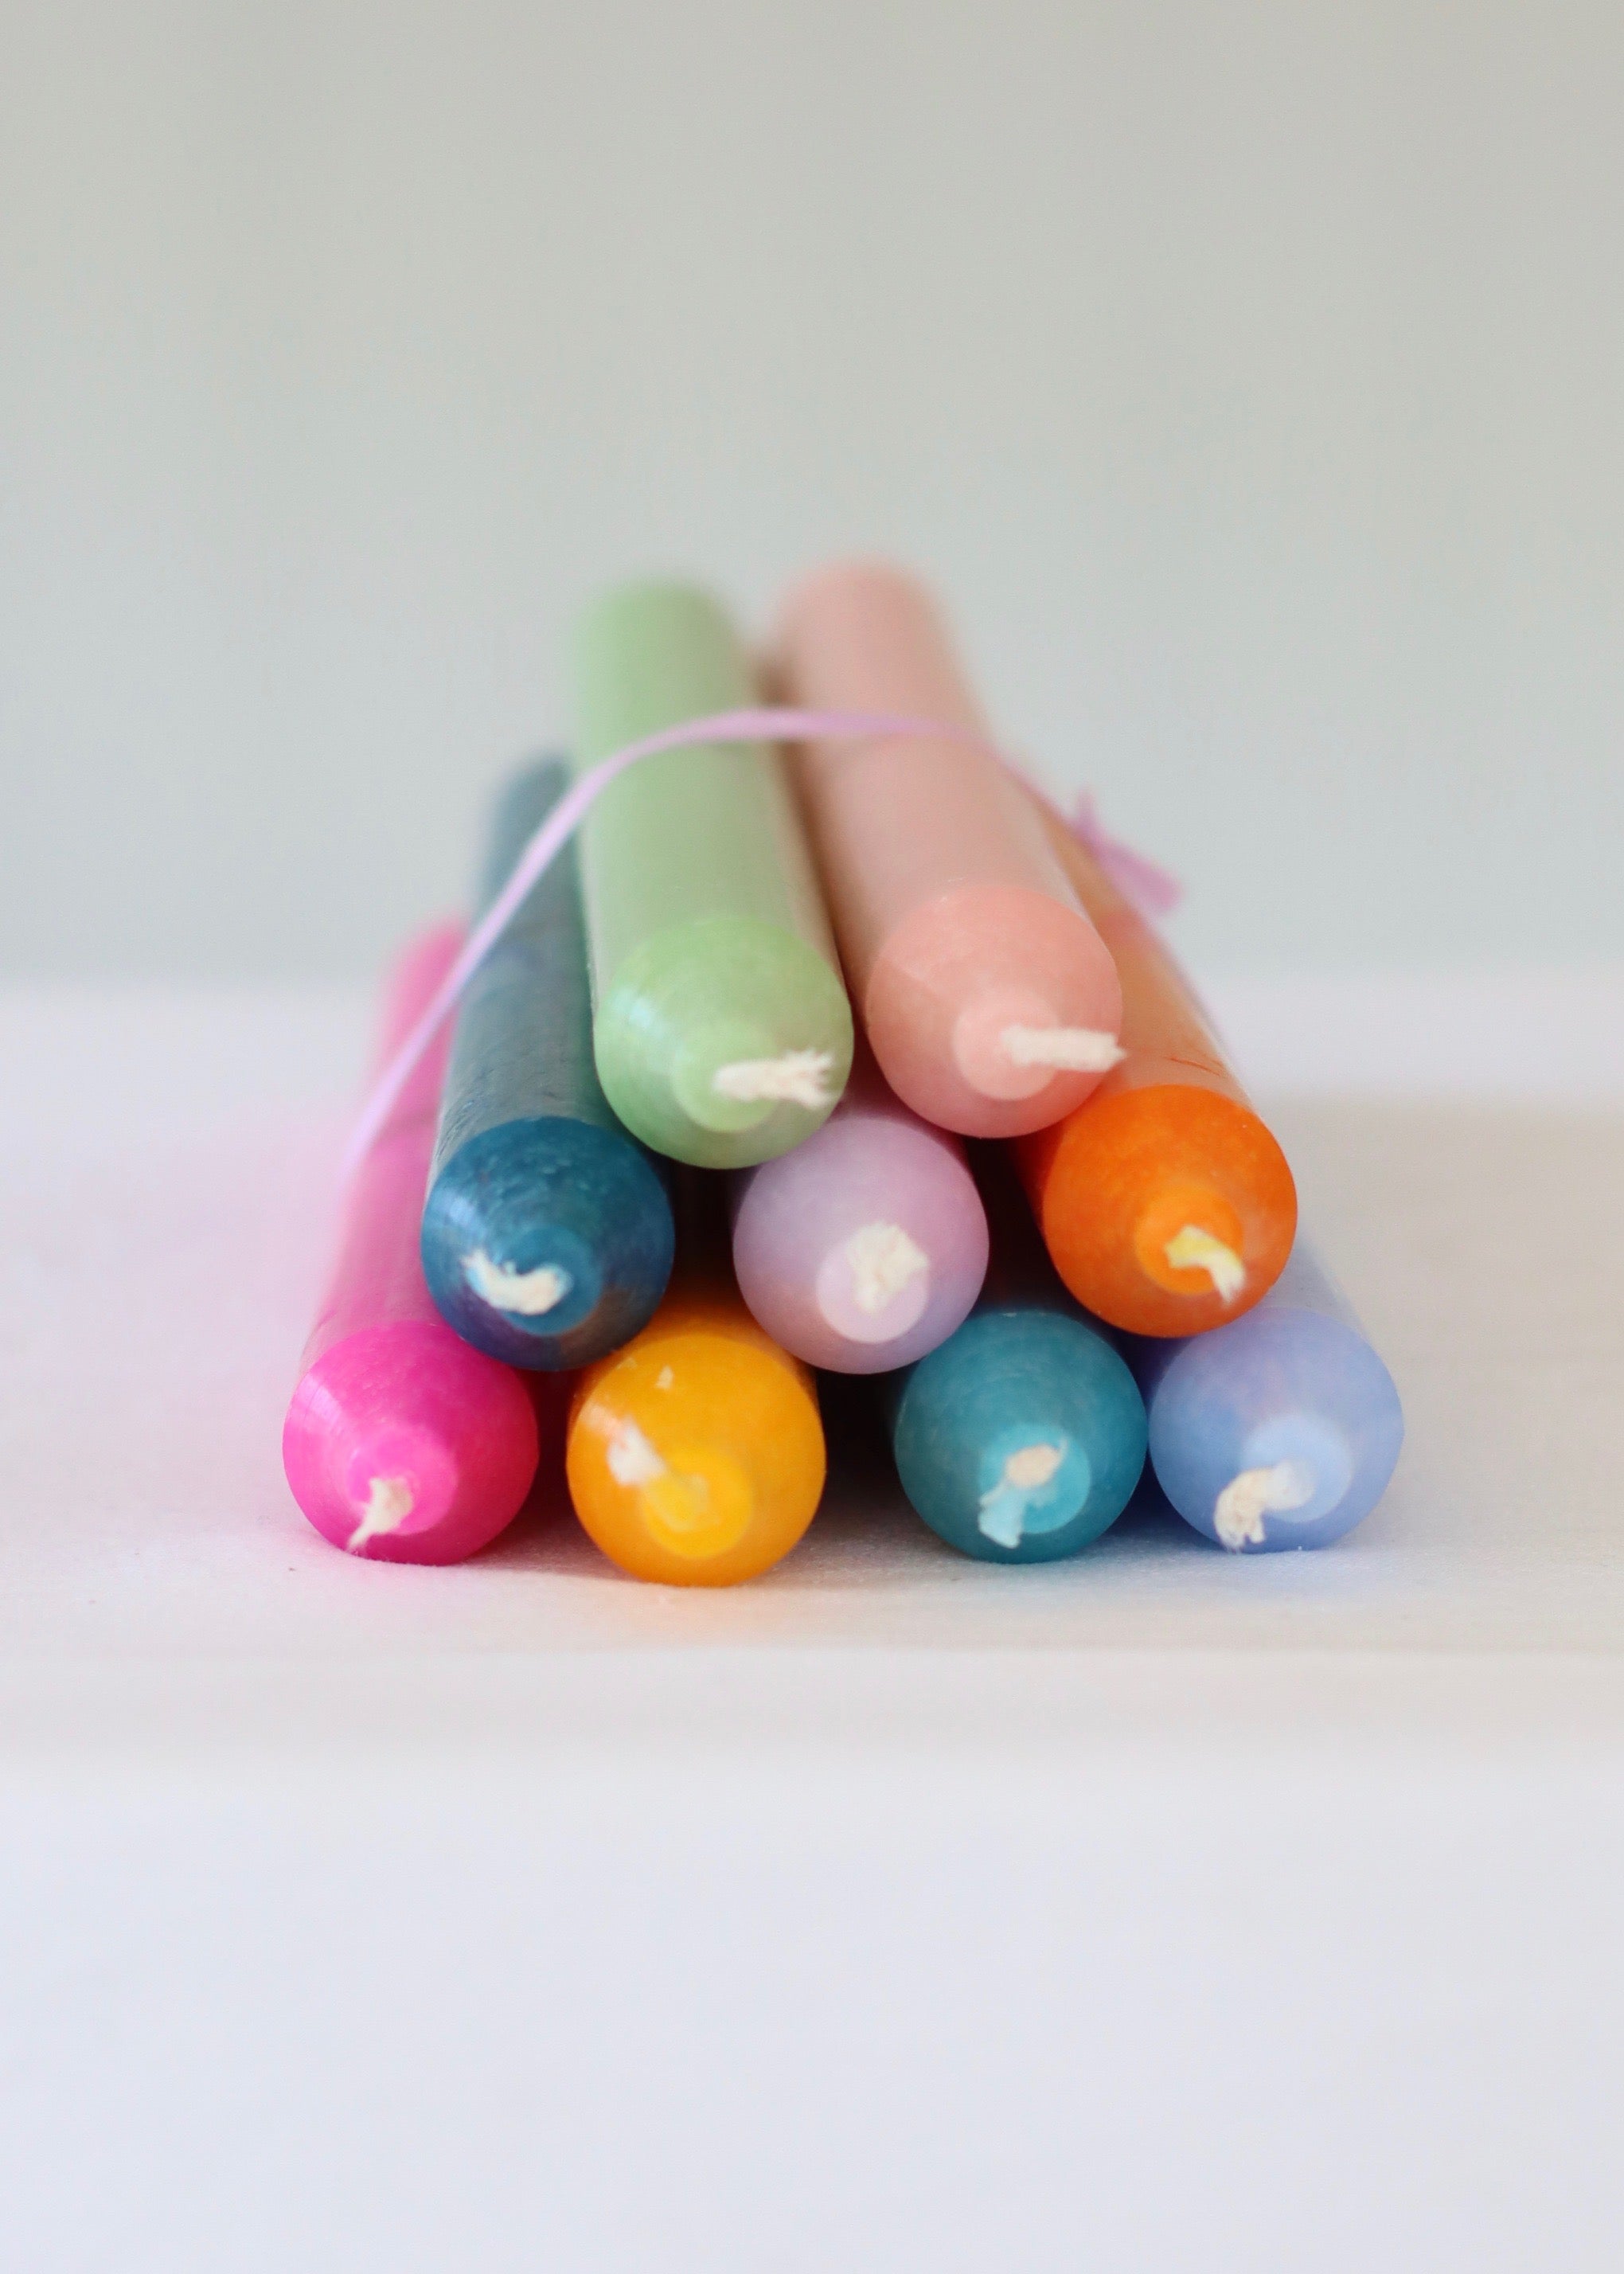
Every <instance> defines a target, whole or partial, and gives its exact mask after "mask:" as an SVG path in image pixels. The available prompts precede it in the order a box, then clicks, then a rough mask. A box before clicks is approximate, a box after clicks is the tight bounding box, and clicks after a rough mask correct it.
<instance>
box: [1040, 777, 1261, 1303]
mask: <svg viewBox="0 0 1624 2274" xmlns="http://www.w3.org/2000/svg"><path fill="white" fill-rule="evenodd" d="M1035 802H1037V803H1038V804H1039V809H1040V810H1041V813H1042V815H1043V818H1044V823H1045V826H1046V828H1047V829H1048V832H1049V840H1050V842H1051V844H1052V846H1053V847H1054V849H1055V852H1056V855H1057V857H1058V858H1059V860H1060V861H1061V862H1062V863H1063V865H1064V868H1065V870H1066V873H1067V875H1068V877H1070V879H1071V883H1072V885H1074V886H1075V887H1076V889H1077V892H1078V893H1079V896H1080V898H1081V900H1082V901H1083V904H1084V906H1085V907H1086V908H1087V909H1088V912H1089V914H1090V915H1092V917H1093V918H1094V922H1095V924H1096V925H1097V926H1098V927H1099V930H1100V935H1101V937H1102V938H1103V940H1104V941H1105V943H1106V945H1107V946H1108V947H1109V949H1110V952H1111V953H1112V955H1113V956H1114V957H1115V959H1116V968H1117V971H1118V972H1119V973H1120V975H1121V978H1122V999H1123V1013H1122V1047H1123V1050H1124V1058H1123V1059H1122V1062H1121V1064H1120V1065H1116V1066H1115V1067H1114V1068H1113V1069H1112V1070H1111V1072H1110V1073H1108V1074H1107V1075H1106V1077H1105V1079H1104V1080H1103V1081H1101V1084H1100V1086H1099V1088H1097V1089H1096V1090H1095V1091H1094V1095H1093V1096H1092V1097H1090V1098H1089V1099H1088V1100H1087V1102H1086V1103H1085V1104H1083V1105H1080V1106H1079V1107H1078V1108H1077V1110H1076V1111H1074V1112H1072V1113H1071V1114H1068V1116H1067V1117H1066V1118H1065V1119H1064V1121H1060V1122H1057V1123H1056V1124H1055V1125H1054V1126H1052V1127H1050V1128H1048V1129H1043V1130H1040V1131H1038V1132H1037V1133H1035V1134H1034V1135H1032V1136H1028V1137H1026V1138H1025V1139H1023V1140H1022V1141H1021V1143H1020V1145H1019V1148H1018V1158H1019V1163H1020V1170H1021V1174H1022V1177H1023V1178H1024V1179H1025V1182H1026V1190H1027V1193H1028V1194H1029V1195H1030V1198H1031V1201H1032V1204H1033V1207H1034V1209H1035V1210H1036V1212H1037V1216H1038V1221H1039V1223H1040V1224H1041V1226H1042V1230H1043V1237H1044V1239H1045V1240H1046V1241H1047V1242H1048V1244H1049V1253H1050V1254H1051V1255H1052V1256H1053V1257H1054V1260H1055V1263H1056V1268H1057V1269H1058V1270H1059V1273H1060V1276H1061V1277H1062V1278H1063V1279H1064V1282H1065V1284H1066V1285H1067V1286H1068V1287H1069V1288H1070V1289H1071V1292H1072V1294H1073V1295H1075V1296H1076V1297H1077V1299H1078V1300H1079V1302H1080V1303H1082V1304H1083V1305H1085V1306H1086V1308H1087V1309H1089V1310H1090V1311H1093V1312H1094V1314H1096V1315H1097V1316H1098V1317H1100V1318H1101V1319H1104V1320H1105V1321H1107V1322H1108V1323H1109V1325H1111V1326H1114V1327H1119V1328H1121V1329H1124V1331H1126V1332H1128V1333H1130V1334H1136V1335H1180V1336H1182V1335H1190V1334H1199V1333H1200V1332H1202V1331H1203V1330H1204V1329H1207V1328H1209V1327H1215V1326H1218V1325H1220V1324H1222V1322H1223V1321H1225V1320H1227V1319H1235V1318H1238V1317H1239V1316H1240V1314H1242V1313H1243V1312H1244V1311H1245V1310H1246V1309H1248V1308H1249V1307H1250V1306H1251V1305H1252V1304H1253V1303H1255V1302H1257V1301H1258V1300H1259V1298H1260V1297H1261V1296H1262V1295H1263V1294H1264V1293H1265V1292H1266V1291H1267V1289H1268V1288H1269V1287H1270V1286H1271V1285H1272V1284H1274V1280H1275V1279H1276V1278H1277V1277H1278V1276H1279V1274H1280V1272H1281V1270H1282V1267H1283V1266H1284V1263H1285V1261H1286V1258H1287V1256H1288V1255H1289V1254H1290V1252H1291V1241H1292V1237H1293V1234H1294V1233H1295V1231H1296V1228H1297V1188H1296V1186H1295V1185H1294V1184H1293V1182H1292V1178H1291V1171H1290V1170H1289V1167H1288V1166H1287V1164H1286V1158H1285V1156H1284V1154H1283V1153H1282V1151H1281V1149H1280V1147H1279V1145H1278V1144H1277V1143H1276V1142H1275V1141H1274V1137H1273V1135H1272V1134H1271V1133H1270V1132H1269V1130H1268V1129H1267V1126H1265V1124H1264V1123H1263V1121H1262V1120H1261V1118H1259V1115H1258V1113H1257V1111H1256V1110H1255V1108H1254V1107H1253V1106H1252V1103H1251V1102H1250V1100H1249V1099H1248V1098H1247V1096H1246V1095H1245V1092H1244V1090H1243V1089H1242V1088H1241V1086H1240V1084H1239V1082H1238V1081H1237V1080H1236V1078H1235V1075H1234V1073H1232V1072H1231V1070H1230V1068H1229V1065H1228V1064H1227V1062H1226V1060H1225V1058H1224V1056H1223V1052H1222V1049H1221V1047H1220V1045H1219V1043H1218V1042H1217V1041H1216V1039H1215V1038H1214V1035H1213V1032H1212V1028H1211V1026H1210V1024H1209V1022H1208V1020H1207V1016H1206V1014H1205V1013H1204V1012H1203V1011H1202V1009H1201V1007H1200V1005H1199V1002H1198V1001H1197V999H1196V997H1195V995H1194V992H1193V990H1192V988H1191V986H1190V983H1189V982H1188V980H1187V979H1186V978H1185V977H1184V974H1183V972H1182V971H1181V970H1180V969H1179V967H1178V965H1177V962H1176V961H1175V960H1174V958H1173V956H1172V954H1171V953H1170V952H1169V950H1168V948H1167V947H1166V946H1165V945H1163V943H1162V940H1161V939H1160V937H1158V936H1157V934H1156V932H1155V930H1154V928H1153V927H1152V926H1151V925H1150V924H1149V923H1147V922H1146V921H1145V919H1144V917H1143V916H1141V915H1139V911H1138V910H1137V909H1136V908H1135V907H1133V906H1132V903H1131V902H1130V901H1128V900H1126V899H1124V896H1123V894H1122V893H1121V892H1118V891H1117V890H1116V887H1115V886H1114V885H1112V883H1111V882H1110V880H1109V877H1107V876H1106V874H1105V872H1104V870H1102V869H1101V866H1100V863H1099V862H1097V861H1096V860H1095V859H1094V855H1092V854H1091V853H1090V852H1089V851H1088V850H1087V849H1086V847H1085V846H1083V845H1082V844H1081V843H1080V842H1079V840H1078V839H1077V838H1076V837H1075V836H1074V835H1073V834H1072V832H1071V831H1070V830H1069V829H1067V827H1066V826H1065V824H1064V822H1063V821H1062V820H1061V819H1060V817H1059V816H1058V815H1057V814H1056V813H1054V812H1053V811H1052V810H1051V809H1049V808H1048V807H1047V806H1044V805H1042V804H1041V801H1035Z"/></svg>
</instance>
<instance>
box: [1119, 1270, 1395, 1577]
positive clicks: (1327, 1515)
mask: <svg viewBox="0 0 1624 2274" xmlns="http://www.w3.org/2000/svg"><path fill="white" fill-rule="evenodd" d="M1135 1365H1136V1369H1137V1371H1138V1374H1139V1385H1140V1388H1141V1389H1142V1390H1143V1391H1144V1395H1145V1403H1146V1407H1147V1412H1148V1414H1149V1420H1150V1459H1151V1465H1152V1467H1153V1468H1154V1471H1155V1473H1156V1480H1157V1482H1158V1483H1159V1484H1160V1485H1161V1487H1162V1491H1163V1492H1164V1493H1165V1494H1166V1495H1167V1496H1168V1499H1169V1501H1170V1502H1172V1504H1173V1506H1174V1507H1175V1508H1176V1509H1177V1511H1178V1513H1179V1515H1180V1516H1182V1517H1184V1521H1185V1523H1186V1524H1190V1525H1194V1527H1195V1529H1196V1530H1197V1531H1198V1532H1205V1533H1206V1535H1207V1538H1208V1539H1209V1540H1216V1541H1217V1542H1218V1544H1219V1546H1220V1547H1229V1548H1233V1549H1237V1550H1241V1551H1244V1552H1245V1553H1249V1554H1255V1553H1267V1551H1269V1550H1270V1549H1273V1548H1281V1547H1327V1546H1328V1545H1329V1543H1330V1542H1331V1541H1332V1540H1340V1539H1341V1538H1342V1534H1343V1533H1344V1532H1350V1531H1351V1530H1352V1529H1353V1527H1354V1525H1356V1524H1357V1523H1358V1522H1359V1520H1360V1518H1361V1517H1365V1516H1368V1515H1369V1513H1370V1511H1371V1510H1372V1508H1374V1507H1375V1505H1376V1502H1378V1501H1379V1500H1380V1498H1381V1495H1382V1494H1383V1493H1384V1492H1385V1491H1386V1489H1387V1480H1388V1478H1389V1477H1391V1475H1392V1474H1393V1470H1394V1465H1395V1463H1396V1461H1397V1459H1398V1456H1399V1448H1400V1446H1401V1445H1402V1443H1403V1442H1404V1415H1403V1411H1402V1407H1401V1405H1400V1404H1399V1397H1398V1391H1397V1390H1396V1389H1395V1387H1394V1383H1393V1377H1392V1375H1391V1374H1389V1373H1388V1372H1387V1367H1385V1366H1384V1365H1383V1364H1382V1362H1381V1360H1380V1358H1378V1357H1377V1355H1376V1353H1375V1352H1374V1351H1373V1350H1372V1348H1371V1345H1370V1344H1369V1342H1368V1341H1367V1340H1366V1338H1365V1334H1364V1331H1363V1329H1361V1328H1360V1326H1359V1323H1358V1321H1357V1319H1356V1318H1355V1317H1354V1315H1353V1313H1352V1312H1351V1310H1350V1308H1349V1306H1348V1304H1347V1303H1346V1301H1345V1300H1344V1299H1343V1298H1342V1296H1341V1295H1340V1294H1339V1293H1338V1291H1336V1289H1335V1287H1333V1285H1332V1284H1331V1283H1330V1281H1329V1280H1328V1279H1327V1276H1326V1275H1325V1273H1324V1271H1323V1270H1322V1269H1320V1267H1319V1264H1318V1263H1317V1262H1316V1261H1314V1258H1313V1256H1312V1254H1311V1253H1310V1252H1309V1251H1308V1250H1307V1249H1306V1248H1305V1247H1304V1244H1303V1241H1302V1240H1301V1239H1298V1241H1297V1246H1296V1247H1295V1248H1294V1249H1293V1251H1292V1254H1291V1259H1290V1261H1289V1263H1288V1264H1287V1266H1286V1268H1285V1270H1284V1271H1283V1272H1282V1275H1281V1276H1280V1278H1279V1279H1278V1280H1277V1281H1276V1283H1275V1284H1274V1287H1273V1288H1271V1289H1270V1291H1269V1292H1268V1293H1267V1295H1266V1296H1265V1297H1264V1298H1263V1300H1262V1301H1261V1302H1260V1303H1259V1305H1258V1306H1257V1308H1256V1309H1255V1310H1252V1311H1249V1312H1248V1313H1247V1314H1246V1315H1245V1317H1244V1318H1241V1319H1235V1320H1232V1321H1230V1322H1229V1325H1228V1326H1222V1327H1214V1329H1213V1330H1212V1332H1211V1333H1210V1334H1205V1335H1194V1336H1192V1337H1190V1339H1189V1340H1188V1341H1184V1342H1172V1343H1148V1344H1143V1345H1141V1346H1140V1347H1139V1349H1138V1350H1137V1351H1136V1352H1135Z"/></svg>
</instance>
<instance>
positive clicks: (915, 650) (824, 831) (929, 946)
mask: <svg viewBox="0 0 1624 2274" xmlns="http://www.w3.org/2000/svg"><path fill="white" fill-rule="evenodd" d="M777 670H778V679H779V682H780V685H781V689H782V691H783V692H784V694H785V695H786V697H787V698H788V699H789V700H790V701H791V702H793V703H795V704H800V705H802V706H808V707H815V708H818V709H827V708H838V709H844V710H871V711H889V712H893V713H907V714H910V715H913V716H915V717H923V718H927V719H940V720H941V721H942V722H943V723H944V725H946V726H952V727H962V728H964V729H966V730H967V731H968V732H970V733H973V734H981V735H983V736H984V735H985V734H987V731H988V730H987V728H986V726H985V724H984V722H983V720H982V719H981V713H980V712H979V710H978V709H977V707H976V704H975V701H974V697H973V696H972V694H971V692H970V690H969V688H968V686H967V685H966V681H965V679H964V676H963V674H962V673H961V671H960V669H959V663H958V660H957V659H956V657H955V656H954V654H953V651H952V648H951V644H950V641H949V638H948V635H947V632H946V630H945V628H944V625H943V623H942V621H941V620H940V618H939V617H938V616H937V614H936V611H935V609H934V607H933V606H932V605H931V602H930V600H929V598H928V597H927V596H926V594H925V593H924V592H922V591H921V590H920V589H919V588H918V587H917V586H916V585H915V584H913V583H912V582H911V581H910V580H909V579H908V578H906V577H905V576H902V575H900V574H899V573H898V572H897V571H895V570H892V569H885V568H882V567H879V566H873V565H864V564H850V565H845V566H841V567H837V568H833V569H827V570H825V571H824V572H823V574H822V575H821V576H816V577H814V578H813V579H812V580H811V582H810V583H808V584H805V585H803V586H802V587H801V590H800V591H798V592H797V593H795V594H794V595H793V598H792V599H791V601H790V603H789V606H788V607H787V608H786V611H785V614H784V615H783V618H782V620H781V622H780V627H779V635H778V655H777ZM797 763H798V766H799V772H800V780H801V791H802V797H803V802H804V804H805V809H806V812H807V817H808V825H809V826H810V829H811V832H812V837H813V841H814V846H815V848H816V853H817V857H818V861H819V863H820V866H821V868H822V871H823V881H824V885H825V887H826V889H827V891H828V892H829V896H830V903H831V912H832V915H833V917H834V922H835V929H836V932H837V934H838V939H839V944H840V953H841V957H842V959H843V961H844V963H845V968H846V975H847V978H848V980H849V982H850V983H851V986H852V989H853V996H854V998H855V1000H856V1002H857V1004H858V1006H859V1010H860V1013H861V1019H862V1022H863V1025H864V1027H865V1028H866V1030H867V1033H868V1040H869V1042H870V1043H871V1044H872V1046H873V1050H874V1053H875V1056H876V1058H877V1059H878V1060H879V1063H880V1066H881V1068H882V1070H883V1073H884V1075H885V1078H886V1080H887V1081H889V1082H890V1084H891V1088H893V1089H894V1090H895V1091H896V1093H897V1095H898V1096H899V1097H900V1098H901V1099H902V1100H903V1101H904V1103H906V1104H908V1105H911V1106H912V1107H913V1108H914V1111H916V1112H919V1113H921V1114H922V1115H923V1116H924V1117H925V1118H926V1119H927V1120H929V1121H934V1122H936V1123H937V1124H938V1125H939V1126H941V1127H943V1128H944V1129H953V1130H958V1131H960V1132H962V1133H965V1134H966V1135H970V1136H981V1137H1009V1136H1014V1135H1016V1134H1018V1133H1020V1132H1021V1131H1024V1130H1029V1129H1039V1128H1042V1127H1043V1126H1046V1125H1047V1124H1048V1123H1049V1122H1051V1121H1055V1120H1057V1119H1058V1118H1060V1116H1061V1115H1062V1114H1064V1113H1067V1112H1069V1111H1071V1108H1072V1107H1073V1106H1075V1105H1078V1104H1080V1103H1081V1102H1082V1100H1083V1099H1084V1098H1085V1097H1086V1096H1087V1095H1088V1093H1089V1092H1090V1090H1092V1089H1093V1088H1094V1086H1095V1084H1096V1083H1097V1082H1098V1081H1099V1079H1100V1075H1101V1072H1102V1071H1103V1069H1104V1068H1105V1067H1107V1066H1109V1065H1110V1064H1111V1063H1112V1058H1113V1046H1114V1044H1115V1041H1116V1029H1117V1026H1118V1024H1119V1022H1120V1019H1121V1011H1122V1004H1121V996H1120V991H1119V990H1118V987H1117V983H1116V972H1115V971H1114V970H1113V968H1112V966H1111V959H1110V957H1109V954H1108V953H1107V952H1106V949H1105V947H1104V945H1102V943H1101V940H1100V937H1099V935H1098V933H1097V932H1096V931H1095V930H1094V926H1093V925H1092V923H1091V922H1089V920H1088V918H1087V916H1086V915H1085V913H1084V912H1083V910H1082V908H1081V907H1079V903H1078V900H1077V897H1076V895H1075V893H1074V892H1072V890H1071V886H1070V885H1068V884H1067V882H1066V879H1065V877H1064V873H1063V872H1062V870H1061V868H1060V865H1059V863H1058V862H1056V858H1055V856H1054V854H1053V851H1052V850H1051V849H1050V847H1049V845H1048V843H1047V841H1046V840H1045V837H1044V834H1043V832H1042V829H1041V826H1040V825H1039V824H1038V822H1037V820H1036V818H1035V817H1034V814H1033V812H1032V809H1031V807H1030V805H1029V804H1028V803H1027V802H1026V800H1025V799H1024V798H1023V797H1022V795H1021V794H1020V792H1019V787H1017V786H1016V785H1015V784H1014V783H1013V782H1012V781H1011V779H1010V777H1009V775H1008V773H1007V772H1006V771H1005V769H1004V767H1002V766H1001V765H1000V764H998V761H997V759H996V757H993V756H992V754H991V752H990V751H989V750H984V749H977V748H975V747H974V746H973V745H971V744H969V743H966V742H958V741H953V740H949V739H946V738H944V739H943V740H941V741H929V740H922V739H920V740H902V739H897V740H891V741H884V740H877V741H867V742H854V741H841V742H832V741H831V742H813V743H811V744H809V745H808V747H807V748H806V749H803V750H801V752H800V754H799V757H798V761H797Z"/></svg>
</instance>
